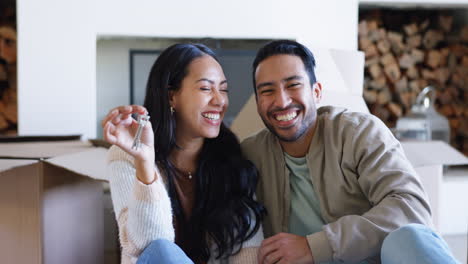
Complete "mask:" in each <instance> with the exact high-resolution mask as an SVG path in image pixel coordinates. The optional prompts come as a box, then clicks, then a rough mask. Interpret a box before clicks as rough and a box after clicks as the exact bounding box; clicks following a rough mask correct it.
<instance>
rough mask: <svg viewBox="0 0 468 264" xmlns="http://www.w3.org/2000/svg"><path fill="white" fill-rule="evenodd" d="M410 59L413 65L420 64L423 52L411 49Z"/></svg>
mask: <svg viewBox="0 0 468 264" xmlns="http://www.w3.org/2000/svg"><path fill="white" fill-rule="evenodd" d="M411 57H413V60H414V63H420V62H423V61H424V52H423V51H422V50H420V49H412V50H411Z"/></svg>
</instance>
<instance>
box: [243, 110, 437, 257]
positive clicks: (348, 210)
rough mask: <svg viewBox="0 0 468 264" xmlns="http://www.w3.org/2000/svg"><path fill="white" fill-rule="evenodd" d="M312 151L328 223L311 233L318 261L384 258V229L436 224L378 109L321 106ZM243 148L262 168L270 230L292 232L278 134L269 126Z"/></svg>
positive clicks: (317, 187) (261, 187) (267, 230)
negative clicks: (370, 112) (369, 112)
mask: <svg viewBox="0 0 468 264" xmlns="http://www.w3.org/2000/svg"><path fill="white" fill-rule="evenodd" d="M317 122H318V124H317V129H316V132H315V135H314V137H313V139H312V142H311V144H310V147H309V150H308V153H307V155H306V158H307V164H308V167H309V169H310V178H311V180H312V183H313V186H314V191H315V193H316V195H317V197H318V199H319V202H320V210H321V213H322V217H323V219H324V220H325V222H326V223H327V224H326V225H324V226H323V231H321V232H318V233H314V234H310V235H308V236H307V240H308V243H309V247H310V249H311V251H312V254H313V256H314V260H315V262H316V263H319V262H323V261H343V262H357V261H360V260H363V259H366V258H369V259H368V260H369V262H370V263H379V262H380V261H379V253H380V248H381V245H382V242H383V239H384V238H385V236H386V235H387V234H388V233H389V232H391V231H393V230H395V229H396V228H398V227H400V226H403V225H406V224H409V223H422V224H426V225H429V226H432V222H431V212H430V207H429V203H428V202H427V197H426V194H425V192H424V190H423V188H422V185H421V183H420V181H419V179H418V176H417V175H416V172H415V171H414V169H413V168H412V166H411V164H410V163H409V161H408V160H407V159H406V157H405V154H404V153H403V149H402V147H401V145H400V143H399V142H398V140H396V139H395V138H394V137H393V135H392V134H391V132H390V131H389V130H388V128H387V127H386V126H385V125H384V124H383V123H382V122H381V121H380V120H379V119H378V118H376V117H374V116H371V115H367V114H362V113H352V112H348V111H346V110H345V109H340V108H334V107H321V108H319V109H318V116H317ZM242 149H243V151H244V153H245V155H246V156H247V158H248V159H250V160H251V161H252V162H253V163H254V164H255V165H256V166H257V168H258V170H259V172H260V181H259V185H258V189H257V198H258V199H259V201H260V202H262V203H264V204H265V206H266V208H267V210H268V215H267V217H266V220H265V222H264V226H263V227H264V232H265V237H269V236H272V235H274V234H277V233H280V232H288V227H289V223H288V219H289V210H290V197H289V192H290V187H289V172H288V169H287V168H286V165H285V161H284V154H283V151H282V149H281V146H280V144H279V142H278V139H277V138H276V137H275V136H274V135H273V134H272V133H270V132H269V131H268V130H266V129H264V130H262V131H260V132H259V133H257V134H255V135H253V136H251V137H249V138H247V139H245V140H244V141H243V142H242Z"/></svg>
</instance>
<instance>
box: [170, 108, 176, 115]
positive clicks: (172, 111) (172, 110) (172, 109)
mask: <svg viewBox="0 0 468 264" xmlns="http://www.w3.org/2000/svg"><path fill="white" fill-rule="evenodd" d="M169 109H171V114H172V115H173V114H174V112H175V110H174V107H172V106H171V107H170V108H169Z"/></svg>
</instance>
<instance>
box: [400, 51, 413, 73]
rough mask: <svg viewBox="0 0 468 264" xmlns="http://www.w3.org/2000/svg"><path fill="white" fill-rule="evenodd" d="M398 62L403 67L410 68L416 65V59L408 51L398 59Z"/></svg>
mask: <svg viewBox="0 0 468 264" xmlns="http://www.w3.org/2000/svg"><path fill="white" fill-rule="evenodd" d="M398 64H399V65H400V67H401V68H402V69H409V68H412V67H414V59H413V57H412V56H410V55H409V54H408V53H404V54H403V55H402V56H401V57H400V59H398Z"/></svg>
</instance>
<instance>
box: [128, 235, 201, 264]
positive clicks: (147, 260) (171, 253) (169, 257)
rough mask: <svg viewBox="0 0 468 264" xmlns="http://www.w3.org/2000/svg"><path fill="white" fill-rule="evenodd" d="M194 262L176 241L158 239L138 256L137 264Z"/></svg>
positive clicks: (189, 263) (187, 263) (183, 263)
mask: <svg viewBox="0 0 468 264" xmlns="http://www.w3.org/2000/svg"><path fill="white" fill-rule="evenodd" d="M153 263H154V264H156V263H157V264H193V261H192V260H190V259H189V257H187V255H185V253H184V251H183V250H182V249H180V247H179V246H177V245H176V244H175V243H173V242H171V241H169V240H166V239H158V240H154V241H153V242H151V243H150V244H149V245H148V246H147V247H146V248H145V250H143V252H142V253H141V255H140V257H139V258H138V261H137V264H153Z"/></svg>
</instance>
